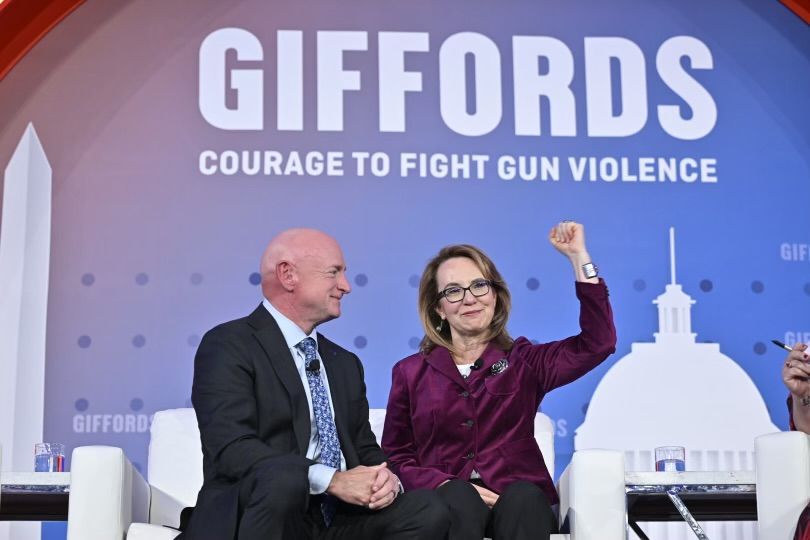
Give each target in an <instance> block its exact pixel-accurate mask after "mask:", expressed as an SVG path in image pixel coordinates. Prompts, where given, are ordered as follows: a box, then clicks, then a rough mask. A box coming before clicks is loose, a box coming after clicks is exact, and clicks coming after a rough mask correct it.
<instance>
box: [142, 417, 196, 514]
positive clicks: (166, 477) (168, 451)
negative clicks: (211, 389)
mask: <svg viewBox="0 0 810 540" xmlns="http://www.w3.org/2000/svg"><path fill="white" fill-rule="evenodd" d="M150 433H151V436H150V439H149V472H148V476H147V480H148V481H149V483H150V484H151V485H152V486H154V487H156V488H158V489H160V490H161V491H163V492H165V493H167V494H169V495H171V496H172V497H174V498H175V499H177V500H178V501H180V502H182V503H183V504H184V505H186V506H194V504H195V503H196V502H197V493H198V492H199V491H200V488H201V487H202V483H203V463H202V462H203V457H202V447H201V446H200V429H199V428H198V427H197V416H196V415H195V414H194V409H191V408H188V409H168V410H165V411H158V412H156V413H155V416H154V418H153V419H152V427H151V429H150Z"/></svg>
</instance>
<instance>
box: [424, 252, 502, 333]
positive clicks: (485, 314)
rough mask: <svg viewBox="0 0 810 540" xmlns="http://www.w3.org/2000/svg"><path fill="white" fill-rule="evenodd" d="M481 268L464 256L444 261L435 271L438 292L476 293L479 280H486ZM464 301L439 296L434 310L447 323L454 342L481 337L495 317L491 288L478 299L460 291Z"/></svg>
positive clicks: (493, 294)
mask: <svg viewBox="0 0 810 540" xmlns="http://www.w3.org/2000/svg"><path fill="white" fill-rule="evenodd" d="M485 280H486V278H484V275H483V274H482V273H481V269H480V268H478V266H477V265H476V264H475V263H474V262H473V261H472V260H471V259H468V258H466V257H454V258H452V259H447V260H446V261H444V262H443V263H442V264H441V265H440V266H439V268H438V270H437V271H436V282H437V284H438V286H439V290H438V291H437V292H438V293H441V292H442V291H444V290H446V289H448V288H451V287H464V288H466V287H470V286H471V285H473V284H477V285H478V287H473V290H475V291H476V293H479V292H480V289H481V288H482V287H481V283H480V282H481V281H485ZM463 294H464V298H463V299H462V300H461V301H459V302H450V301H449V300H448V299H447V298H445V297H442V298H441V299H440V300H439V304H438V306H437V307H436V312H437V313H438V314H439V316H440V317H443V318H445V319H446V320H447V324H449V325H450V333H451V336H452V337H453V340H455V339H456V338H457V337H465V338H466V337H475V336H478V335H481V334H483V333H484V332H486V330H487V329H488V328H489V325H490V324H491V323H492V317H493V316H494V314H495V303H496V301H497V297H496V296H495V291H494V290H493V288H492V286H489V291H487V293H486V294H483V295H481V296H475V295H474V294H472V293H471V292H470V291H463Z"/></svg>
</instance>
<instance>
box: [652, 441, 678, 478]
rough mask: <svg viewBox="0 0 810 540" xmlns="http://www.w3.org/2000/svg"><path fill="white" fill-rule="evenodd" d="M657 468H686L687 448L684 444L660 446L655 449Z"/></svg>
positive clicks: (669, 469) (660, 469) (673, 470)
mask: <svg viewBox="0 0 810 540" xmlns="http://www.w3.org/2000/svg"><path fill="white" fill-rule="evenodd" d="M655 470H656V471H659V472H660V471H665V472H682V471H685V470H686V450H685V449H684V447H683V446H659V447H658V448H656V449H655Z"/></svg>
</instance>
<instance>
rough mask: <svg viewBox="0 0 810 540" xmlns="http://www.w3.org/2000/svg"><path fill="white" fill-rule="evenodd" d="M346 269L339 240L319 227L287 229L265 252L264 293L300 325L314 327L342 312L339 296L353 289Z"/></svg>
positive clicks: (262, 268)
mask: <svg viewBox="0 0 810 540" xmlns="http://www.w3.org/2000/svg"><path fill="white" fill-rule="evenodd" d="M345 270H346V267H345V263H344V261H343V252H342V251H341V249H340V245H339V244H338V243H337V240H335V239H334V238H332V237H331V236H329V235H328V234H326V233H324V232H322V231H319V230H317V229H303V228H301V229H288V230H286V231H284V232H282V233H280V234H278V235H277V236H276V237H275V238H273V239H272V240H271V241H270V243H269V244H268V245H267V248H266V249H265V251H264V255H262V260H261V264H260V272H261V276H262V292H263V293H264V296H265V298H267V299H268V300H270V302H271V303H272V304H273V305H274V306H276V308H278V309H280V310H281V311H282V313H284V314H285V315H286V316H287V317H289V318H290V319H292V320H293V321H295V322H296V323H299V326H301V327H302V328H304V326H305V325H309V324H311V325H312V327H313V328H314V326H315V325H317V324H320V323H321V322H324V321H325V320H329V319H333V318H335V317H337V316H339V315H340V298H341V297H342V296H343V295H344V294H346V293H348V292H349V291H350V290H351V287H350V286H349V283H348V281H347V280H346V276H345ZM316 304H322V305H320V306H319V305H316ZM327 304H328V305H327ZM319 308H322V309H319ZM325 315H328V316H325ZM324 317H325V318H324ZM301 323H304V324H303V325H302V324H301ZM304 329H305V330H306V328H304Z"/></svg>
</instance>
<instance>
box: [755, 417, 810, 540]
mask: <svg viewBox="0 0 810 540" xmlns="http://www.w3.org/2000/svg"><path fill="white" fill-rule="evenodd" d="M754 451H755V454H756V455H755V459H756V466H757V470H756V473H757V528H758V530H759V535H758V536H759V538H774V539H777V538H785V539H788V538H793V534H794V532H795V529H796V521H797V520H798V519H799V515H800V514H801V513H802V511H803V510H804V508H805V506H807V502H808V500H810V438H808V436H807V435H805V434H804V433H802V432H799V431H793V432H786V433H770V434H768V435H761V436H759V437H757V438H756V439H755V440H754Z"/></svg>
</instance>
